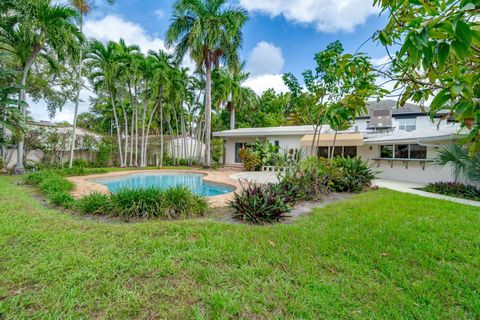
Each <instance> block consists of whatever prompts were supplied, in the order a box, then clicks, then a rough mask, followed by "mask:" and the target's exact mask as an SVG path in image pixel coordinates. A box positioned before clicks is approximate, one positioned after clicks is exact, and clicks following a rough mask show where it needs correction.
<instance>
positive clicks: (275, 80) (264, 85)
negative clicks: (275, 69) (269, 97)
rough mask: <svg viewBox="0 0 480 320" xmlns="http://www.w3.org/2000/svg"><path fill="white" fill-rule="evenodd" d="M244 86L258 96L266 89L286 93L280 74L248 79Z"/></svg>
mask: <svg viewBox="0 0 480 320" xmlns="http://www.w3.org/2000/svg"><path fill="white" fill-rule="evenodd" d="M244 84H245V86H247V87H249V88H251V89H252V90H253V91H255V92H256V93H257V94H259V95H260V94H262V93H263V92H265V91H267V90H268V89H274V90H275V91H276V92H277V93H280V92H287V91H288V87H287V86H286V85H285V83H283V80H282V75H281V74H265V75H261V76H256V77H250V78H248V80H246V81H245V83H244Z"/></svg>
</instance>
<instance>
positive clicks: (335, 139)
mask: <svg viewBox="0 0 480 320" xmlns="http://www.w3.org/2000/svg"><path fill="white" fill-rule="evenodd" d="M337 133H338V130H335V135H334V136H333V145H332V154H331V158H330V162H333V157H335V143H336V142H337Z"/></svg>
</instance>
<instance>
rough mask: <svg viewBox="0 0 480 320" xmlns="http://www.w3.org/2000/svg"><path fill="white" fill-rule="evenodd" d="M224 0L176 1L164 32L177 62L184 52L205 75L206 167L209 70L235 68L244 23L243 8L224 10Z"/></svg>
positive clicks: (210, 87)
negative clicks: (173, 46) (224, 67)
mask: <svg viewBox="0 0 480 320" xmlns="http://www.w3.org/2000/svg"><path fill="white" fill-rule="evenodd" d="M226 3H227V1H226V0H199V1H191V0H178V1H177V2H176V3H175V5H174V10H173V20H172V23H171V25H170V27H169V29H168V31H167V36H166V38H167V44H168V45H172V44H174V43H176V46H175V53H176V56H177V59H178V60H181V59H183V58H184V57H185V55H186V54H187V52H188V53H189V55H190V57H191V58H192V60H193V61H194V62H195V64H196V66H197V69H199V70H203V71H204V72H205V129H206V130H205V166H206V167H210V136H211V113H212V69H214V68H216V67H218V66H219V64H220V61H223V62H225V64H227V65H229V66H230V67H232V68H233V69H234V68H235V67H238V65H239V59H238V53H237V50H238V48H239V47H241V45H242V32H241V29H242V27H243V25H244V24H245V22H246V21H247V13H246V11H244V10H243V9H232V8H228V7H226Z"/></svg>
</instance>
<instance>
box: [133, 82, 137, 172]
mask: <svg viewBox="0 0 480 320" xmlns="http://www.w3.org/2000/svg"><path fill="white" fill-rule="evenodd" d="M136 92H137V90H136V89H135V96H137V95H136ZM133 165H134V166H135V167H138V105H137V106H136V107H135V158H134V160H133Z"/></svg>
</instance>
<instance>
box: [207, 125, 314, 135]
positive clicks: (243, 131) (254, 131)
mask: <svg viewBox="0 0 480 320" xmlns="http://www.w3.org/2000/svg"><path fill="white" fill-rule="evenodd" d="M322 131H323V130H322ZM306 134H314V127H313V126H312V125H308V126H285V127H269V128H240V129H234V130H225V131H220V132H214V133H213V136H214V137H265V136H295V135H296V136H299V135H306Z"/></svg>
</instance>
